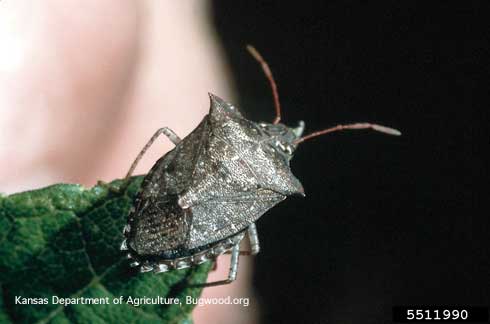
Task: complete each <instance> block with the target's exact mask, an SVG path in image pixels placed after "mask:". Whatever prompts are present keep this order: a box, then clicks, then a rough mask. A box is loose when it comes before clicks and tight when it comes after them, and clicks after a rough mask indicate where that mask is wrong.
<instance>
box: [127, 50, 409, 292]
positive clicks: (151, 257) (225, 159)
mask: <svg viewBox="0 0 490 324" xmlns="http://www.w3.org/2000/svg"><path fill="white" fill-rule="evenodd" d="M247 49H248V50H249V52H250V53H251V54H252V56H253V57H254V58H255V59H256V60H257V61H258V62H259V63H260V64H261V65H262V68H263V70H264V73H265V75H266V77H267V78H268V81H269V83H270V86H271V88H272V94H273V97H274V104H275V110H276V117H275V119H274V121H273V122H272V123H256V122H253V121H250V120H248V119H246V118H244V117H243V116H242V114H241V113H240V112H239V111H238V109H237V108H236V107H234V106H233V105H231V104H229V103H227V102H225V101H224V100H222V99H220V98H219V97H217V96H215V95H213V94H210V95H209V97H210V100H211V108H210V110H209V114H208V115H206V116H205V117H204V119H203V120H202V121H201V123H200V124H199V125H198V126H197V127H196V128H195V129H194V130H193V131H192V132H191V133H190V134H189V135H187V136H186V137H185V138H183V139H180V138H179V137H178V136H177V135H176V134H175V133H174V132H173V131H172V130H170V129H169V128H166V127H164V128H161V129H159V130H158V131H157V132H156V133H155V134H154V135H153V137H152V138H151V139H150V141H149V142H148V143H147V144H146V146H145V147H144V148H143V150H142V151H141V152H140V153H139V155H138V156H137V158H136V160H135V161H134V162H133V164H132V166H131V168H130V170H129V171H128V174H127V176H126V179H127V178H129V177H130V176H131V174H132V172H133V170H134V168H135V167H136V165H137V163H138V161H139V160H140V159H141V157H142V156H143V155H144V153H145V152H146V150H147V149H148V148H149V147H150V146H151V145H152V143H153V142H154V141H155V140H156V139H157V138H158V137H159V136H160V135H161V134H164V135H166V136H167V137H168V138H169V140H170V141H172V143H174V144H175V148H174V149H173V150H171V151H169V152H168V153H167V154H165V155H164V156H163V157H162V158H160V159H159V160H158V161H157V162H156V163H155V165H154V166H153V168H152V169H151V170H150V172H149V173H148V174H147V175H146V177H145V178H144V180H143V183H142V185H141V189H140V191H139V193H138V195H137V198H136V200H135V202H134V208H133V209H132V210H131V212H130V214H129V217H128V224H127V225H126V227H125V228H124V235H125V240H124V242H123V243H122V245H121V250H123V251H126V252H127V253H128V257H129V258H130V259H132V263H131V265H132V266H135V267H139V268H140V270H141V272H148V271H153V272H155V273H159V272H166V271H170V270H174V269H183V268H187V267H192V266H194V265H198V264H201V263H203V262H206V261H209V260H215V259H216V258H217V257H218V256H219V255H221V254H223V253H225V252H228V251H231V264H230V270H229V274H228V278H227V279H225V280H221V281H216V282H210V283H203V284H202V286H206V287H207V286H216V285H221V284H227V283H230V282H232V281H234V280H235V278H236V276H237V270H238V259H239V256H240V255H254V254H257V253H258V252H259V240H258V236H257V229H256V226H255V222H256V221H257V219H258V218H259V217H260V216H262V215H263V214H264V213H265V212H267V211H268V210H269V209H271V208H272V207H274V206H275V205H276V204H277V203H279V202H281V201H283V200H284V199H286V197H288V196H290V195H293V194H299V195H304V190H303V186H302V185H301V183H300V181H299V180H298V179H297V178H296V177H295V176H294V175H293V173H292V172H291V169H290V167H289V161H290V160H291V158H292V157H293V154H294V152H295V150H296V148H297V147H298V145H299V144H300V143H302V142H304V141H306V140H309V139H311V138H314V137H317V136H320V135H324V134H327V133H331V132H335V131H339V130H345V129H373V130H376V131H379V132H383V133H386V134H390V135H400V132H399V131H397V130H395V129H392V128H388V127H385V126H381V125H376V124H371V123H355V124H348V125H338V126H335V127H332V128H328V129H324V130H321V131H317V132H314V133H311V134H309V135H306V136H303V137H302V134H303V129H304V123H303V122H302V121H300V122H299V125H298V126H297V127H295V128H292V127H288V126H286V125H284V124H282V123H280V121H281V108H280V104H279V95H278V92H277V87H276V83H275V81H274V78H273V77H272V73H271V71H270V69H269V66H268V65H267V63H266V61H265V60H264V59H263V58H262V57H261V56H260V54H259V53H258V52H257V51H256V50H255V49H254V48H253V47H251V46H248V47H247ZM245 236H248V238H249V241H250V247H251V248H250V251H240V242H241V241H242V240H243V238H244V237H245Z"/></svg>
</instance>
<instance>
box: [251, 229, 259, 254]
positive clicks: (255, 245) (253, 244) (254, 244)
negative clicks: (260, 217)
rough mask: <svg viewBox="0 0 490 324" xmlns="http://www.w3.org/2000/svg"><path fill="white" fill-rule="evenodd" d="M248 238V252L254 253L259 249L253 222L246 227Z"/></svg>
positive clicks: (257, 236)
mask: <svg viewBox="0 0 490 324" xmlns="http://www.w3.org/2000/svg"><path fill="white" fill-rule="evenodd" d="M248 240H249V241H250V254H251V255H256V254H257V253H259V251H260V244H259V235H258V234H257V226H255V223H253V224H251V225H250V226H249V227H248Z"/></svg>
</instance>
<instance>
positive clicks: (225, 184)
mask: <svg viewBox="0 0 490 324" xmlns="http://www.w3.org/2000/svg"><path fill="white" fill-rule="evenodd" d="M208 116H209V126H210V127H209V129H210V132H209V134H208V140H207V141H206V144H205V145H203V146H202V151H201V152H200V154H199V156H198V157H197V160H196V167H195V170H194V176H193V178H192V181H193V182H192V184H191V185H190V186H189V187H188V189H187V191H185V192H183V194H182V195H181V197H180V199H179V205H180V206H181V207H182V208H183V209H184V210H187V211H189V212H190V213H192V225H191V231H190V236H189V237H188V239H187V242H186V243H185V245H186V247H187V248H194V247H198V246H201V245H204V244H209V243H212V242H216V241H218V240H220V239H223V238H225V237H228V236H231V235H233V234H236V233H237V232H239V231H241V230H243V229H245V228H246V227H248V226H249V225H250V224H251V223H253V222H255V221H256V220H257V219H258V218H259V217H260V216H261V215H262V214H263V213H265V212H266V211H267V210H268V209H270V208H272V207H273V206H274V205H275V204H277V203H279V202H280V201H282V200H284V199H285V197H286V196H287V195H290V194H293V193H302V192H303V188H302V186H301V183H300V182H299V180H297V179H296V178H295V177H294V175H292V173H291V171H290V169H289V162H288V161H287V160H286V159H285V158H284V157H283V156H282V155H280V154H278V153H277V152H276V151H275V150H273V149H271V148H270V146H268V145H265V143H264V135H263V134H262V133H261V132H260V130H259V128H258V126H257V125H256V124H255V123H253V122H251V121H249V120H247V119H245V118H243V117H242V116H241V114H240V113H239V112H237V110H236V109H235V108H234V107H233V106H231V105H230V104H228V103H226V102H224V101H223V100H221V99H219V98H217V97H215V96H211V111H210V113H209V115H208Z"/></svg>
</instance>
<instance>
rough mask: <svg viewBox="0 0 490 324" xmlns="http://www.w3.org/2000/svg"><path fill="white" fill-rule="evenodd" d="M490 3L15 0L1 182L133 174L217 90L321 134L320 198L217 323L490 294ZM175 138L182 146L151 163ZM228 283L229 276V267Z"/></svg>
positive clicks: (0, 12)
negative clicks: (347, 126)
mask: <svg viewBox="0 0 490 324" xmlns="http://www.w3.org/2000/svg"><path fill="white" fill-rule="evenodd" d="M489 7H490V4H489V3H488V2H486V1H467V2H464V3H463V2H460V3H459V5H456V4H454V5H451V4H449V3H447V2H442V1H433V2H430V3H428V2H426V1H425V2H422V1H410V2H408V1H405V2H397V1H378V2H376V3H375V4H368V3H367V2H363V1H321V2H320V1H309V2H304V3H298V2H289V1H268V2H265V1H233V2H231V1H223V0H216V1H198V0H193V1H190V0H189V1H179V2H177V1H138V2H136V1H116V0H106V1H103V2H99V1H95V0H88V1H84V2H83V3H68V2H64V1H56V0H47V1H42V2H41V1H32V2H23V1H15V2H14V1H8V0H3V1H1V2H0V163H1V165H0V191H1V192H3V193H11V192H15V191H20V190H26V189H32V188H36V187H41V186H44V185H48V184H52V183H56V182H76V183H82V184H85V185H87V186H91V185H93V184H95V182H96V181H97V180H99V179H101V180H106V181H109V180H111V179H114V178H120V177H122V176H124V174H125V172H126V171H127V168H128V167H129V165H130V163H131V162H132V160H133V158H134V157H135V156H136V154H137V153H138V151H139V149H140V148H141V147H142V146H143V145H144V144H145V143H146V141H147V140H148V139H149V137H150V136H151V135H152V134H153V133H154V131H155V130H156V129H158V128H159V127H162V126H168V127H171V128H172V129H174V130H175V131H176V132H177V133H178V134H179V135H181V136H184V135H186V134H187V133H189V132H190V131H191V130H192V129H193V128H194V127H195V126H196V125H197V123H198V122H199V121H200V120H201V119H202V117H203V116H204V115H205V114H206V112H207V110H208V98H207V92H208V91H210V92H213V93H215V94H217V95H219V96H221V97H223V98H224V99H226V100H228V101H231V102H234V103H237V105H238V106H239V107H241V110H242V111H243V112H244V114H245V115H246V116H247V117H248V118H250V119H252V120H257V121H262V120H263V121H271V120H272V119H273V117H274V109H273V103H272V96H271V92H270V88H269V86H268V84H267V82H266V79H265V77H264V75H263V73H262V71H261V70H260V67H259V66H258V65H257V63H256V62H255V61H254V60H253V59H252V58H251V57H250V56H249V55H248V53H247V52H246V51H245V50H244V46H245V44H247V43H251V44H253V45H255V47H256V48H257V49H258V50H260V51H261V53H262V55H263V56H264V57H265V58H266V59H267V61H268V62H269V64H270V66H271V69H272V71H273V74H274V76H275V78H276V81H277V83H278V87H279V93H280V97H281V102H282V106H283V122H284V123H286V124H287V125H296V124H297V121H298V120H304V121H305V122H306V132H307V133H309V132H311V131H314V130H318V129H322V128H325V127H329V126H334V125H336V124H338V123H347V122H357V121H370V122H377V123H381V124H384V125H387V126H392V127H395V128H398V129H400V130H401V131H402V133H403V136H402V137H398V138H395V137H390V136H386V135H383V134H378V133H374V132H368V131H358V132H354V131H353V132H343V133H335V134H331V135H327V136H325V137H321V138H317V139H314V140H311V141H308V142H306V143H304V144H303V145H302V146H300V147H299V149H298V150H297V153H296V156H295V158H294V159H293V160H292V165H291V167H292V170H293V172H294V173H295V175H296V176H297V177H298V178H299V179H300V180H301V181H302V183H303V185H304V187H305V190H306V198H296V197H292V198H290V199H288V200H286V201H285V202H283V203H281V204H280V205H278V206H277V207H276V208H274V209H272V210H271V211H270V212H269V213H267V214H266V215H264V217H262V218H261V219H260V220H259V221H258V223H257V226H258V231H259V236H260V240H261V247H262V250H261V253H260V254H259V255H258V256H257V257H255V258H253V261H254V263H255V264H254V265H252V260H246V258H241V262H242V261H243V262H242V263H241V265H240V273H239V281H238V282H236V283H234V284H232V285H229V286H227V287H223V288H212V289H207V290H206V291H205V296H228V295H231V296H238V297H243V296H250V298H251V302H252V306H251V307H250V308H245V307H243V306H216V307H209V306H206V307H198V309H197V310H196V314H195V319H196V323H197V324H201V323H298V322H304V323H386V322H390V319H391V307H392V306H394V305H405V304H417V305H421V304H428V305H438V304H439V305H488V303H489V302H490V289H489V288H490V284H489V280H488V278H489V277H488V276H489V273H490V262H489V252H490V251H489V246H490V245H489V243H490V240H489V235H488V232H489V223H488V221H487V217H488V214H489V213H488V207H487V205H486V202H485V200H486V198H487V195H488V193H487V190H486V189H487V186H488V183H489V182H488V160H487V158H486V155H487V152H488V144H489V142H488V139H489V134H488V125H489V124H488V121H489V119H488V117H489V116H488V114H489V113H488V106H487V104H488V94H489V86H488V85H489V72H490V68H489V66H490V65H489V64H488V63H490V62H489V60H488V57H489V54H490V53H489V40H490V37H489V36H490V34H489V33H490V28H489V27H490V24H489V23H488V16H489V14H490V8H489ZM170 148H171V145H170V144H169V143H168V142H167V141H165V140H162V141H160V142H158V144H156V145H155V147H153V148H152V150H151V152H150V153H148V155H147V156H146V157H145V158H144V160H143V162H142V163H141V165H140V166H139V167H138V169H137V172H136V173H145V172H146V171H147V170H148V169H149V168H150V167H151V165H152V164H153V163H154V161H155V160H156V159H157V158H158V157H159V156H161V155H162V154H163V153H164V152H165V151H166V150H168V149H170ZM220 264H223V266H221V265H220V267H219V269H218V271H217V272H215V273H213V274H212V276H213V278H217V277H220V278H221V277H224V276H225V273H226V271H227V269H226V268H227V260H223V262H221V263H220Z"/></svg>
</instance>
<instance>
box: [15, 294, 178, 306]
mask: <svg viewBox="0 0 490 324" xmlns="http://www.w3.org/2000/svg"><path fill="white" fill-rule="evenodd" d="M49 302H51V304H52V305H63V306H65V307H66V306H69V305H108V304H116V305H117V304H129V305H133V306H136V307H137V306H140V305H172V304H175V305H177V304H178V305H182V302H181V301H180V300H179V299H178V298H165V297H161V296H157V297H146V296H144V297H131V296H128V297H127V298H124V296H119V297H115V298H111V299H110V298H109V297H98V298H95V297H90V298H88V297H66V298H63V297H58V296H52V297H51V300H50V299H49V298H47V297H23V296H15V304H17V305H47V304H48V303H49Z"/></svg>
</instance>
